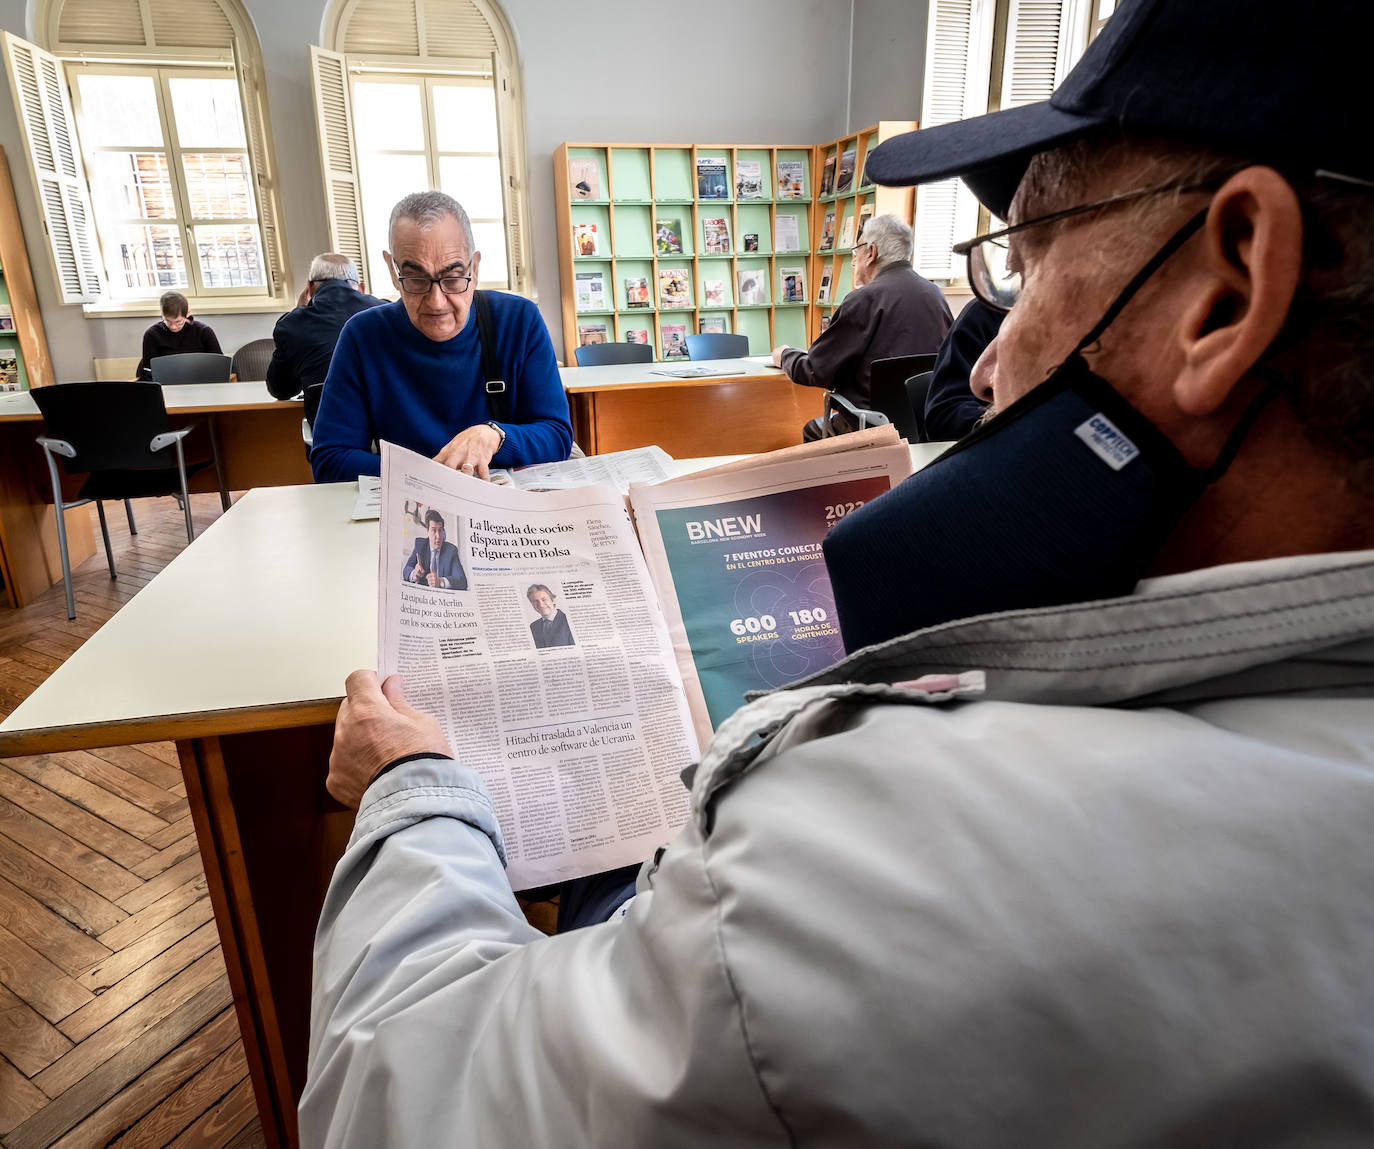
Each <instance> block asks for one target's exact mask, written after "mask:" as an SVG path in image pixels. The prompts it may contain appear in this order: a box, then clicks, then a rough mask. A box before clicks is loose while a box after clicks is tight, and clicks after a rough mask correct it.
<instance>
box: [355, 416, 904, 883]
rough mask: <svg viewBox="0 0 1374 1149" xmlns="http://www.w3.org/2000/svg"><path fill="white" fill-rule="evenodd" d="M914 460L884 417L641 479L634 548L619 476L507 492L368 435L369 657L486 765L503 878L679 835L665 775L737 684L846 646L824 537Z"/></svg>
mask: <svg viewBox="0 0 1374 1149" xmlns="http://www.w3.org/2000/svg"><path fill="white" fill-rule="evenodd" d="M588 462H591V460H588ZM910 470H911V463H910V457H909V454H908V451H907V447H906V444H905V443H904V442H902V441H900V440H898V439H897V436H896V433H895V431H893V430H892V428H890V427H883V428H877V429H874V430H870V431H865V432H860V433H858V434H856V435H846V436H842V437H838V438H835V439H829V440H823V441H821V442H820V443H816V444H810V445H808V446H805V447H791V448H788V449H787V450H785V451H778V452H774V453H772V454H770V455H759V456H754V457H753V458H750V459H746V460H743V461H741V462H738V463H732V464H729V465H726V466H723V467H717V468H715V469H713V470H710V471H701V472H698V473H696V474H692V475H687V476H684V477H681V478H678V479H672V480H668V481H666V482H660V483H654V484H636V485H634V486H633V487H632V488H631V492H630V497H629V499H628V503H629V504H630V506H632V507H633V514H634V519H635V522H637V524H638V528H639V537H638V539H637V538H636V534H635V524H634V522H632V519H631V513H630V510H629V509H628V508H627V500H626V498H625V497H624V496H622V495H621V494H620V492H619V491H617V490H616V489H615V488H614V487H611V486H583V487H577V488H573V489H569V490H553V491H541V492H533V491H522V490H517V489H513V488H511V487H505V486H499V485H496V484H493V483H487V482H483V481H481V480H479V479H474V478H472V477H470V476H467V475H464V474H462V473H460V472H456V471H452V470H450V469H449V468H447V467H443V466H441V465H439V464H438V463H435V462H434V461H433V460H430V459H426V458H424V457H423V456H421V455H417V454H415V453H413V452H411V451H407V450H405V449H403V448H400V447H396V446H393V445H392V444H389V443H383V444H382V505H381V529H380V538H381V555H380V582H381V587H382V593H381V600H382V601H381V609H380V611H379V612H378V616H379V639H378V653H379V657H378V662H379V669H380V671H381V673H382V675H383V676H386V675H388V674H393V673H397V672H399V673H401V674H403V675H404V676H405V680H406V695H407V697H408V698H409V700H410V702H411V703H412V704H413V705H414V706H416V707H418V708H419V709H421V710H423V711H425V712H426V713H429V714H432V715H434V716H435V717H436V718H437V719H438V720H439V722H440V724H441V725H442V727H443V729H444V733H445V734H446V735H447V737H448V740H449V743H450V745H451V746H452V747H453V751H454V753H455V754H456V755H457V756H458V758H459V759H460V760H461V761H463V762H464V763H466V764H467V765H469V766H472V767H473V768H475V769H476V770H477V771H478V772H479V773H480V774H481V775H482V777H483V779H484V780H485V782H486V784H487V788H488V789H489V790H490V791H491V795H492V799H493V801H494V802H495V804H496V812H497V817H498V818H499V819H500V822H501V830H502V834H503V836H504V838H505V843H506V850H507V855H508V862H509V870H508V872H509V876H510V881H511V885H512V886H513V887H514V888H515V889H517V890H519V889H527V888H529V887H532V886H538V885H544V884H547V883H550V882H554V881H559V880H561V879H564V878H571V877H578V876H581V875H584V874H592V873H597V872H598V871H601V870H607V869H611V868H613V867H615V866H621V865H626V864H629V863H631V862H638V861H642V860H643V859H645V858H647V857H649V856H650V855H652V853H653V851H654V850H655V849H656V848H657V847H658V846H660V845H663V844H664V843H666V842H667V841H669V840H670V839H671V838H672V837H673V836H674V835H675V834H676V832H677V830H678V829H679V827H681V825H682V823H683V822H684V821H685V820H686V817H687V800H688V793H687V791H686V790H685V789H684V787H683V785H682V783H681V781H680V780H679V777H678V776H679V774H680V772H681V771H682V770H683V768H684V767H686V766H688V765H690V764H691V763H693V762H695V761H696V760H697V758H698V756H699V748H700V746H701V745H703V744H704V743H705V741H706V740H707V739H709V737H710V735H711V731H712V729H713V728H714V726H715V725H718V724H719V723H720V722H721V721H722V720H723V719H724V718H725V717H727V716H728V715H729V714H730V713H731V712H732V711H733V710H735V709H736V708H737V707H738V706H739V705H740V703H741V702H742V701H743V699H744V694H745V692H746V691H748V690H755V689H763V688H767V687H773V686H781V685H783V684H784V683H787V682H790V681H791V680H793V679H795V678H797V677H799V676H801V675H804V674H807V673H810V672H811V671H813V670H819V669H822V668H823V667H825V666H828V665H830V664H831V663H832V662H834V661H835V660H836V659H837V658H839V657H841V656H842V655H843V653H844V650H843V645H842V643H841V640H840V633H839V626H838V625H837V623H836V620H835V604H834V599H833V597H832V595H831V592H830V583H829V579H828V578H827V577H826V571H825V563H824V560H823V559H822V557H821V553H820V550H821V547H820V544H821V539H823V538H824V537H825V533H826V531H827V530H829V528H830V526H831V525H832V524H833V523H835V522H837V521H838V520H839V519H840V518H842V517H843V516H844V515H846V514H848V513H849V512H850V511H851V510H853V509H854V508H855V507H858V506H861V505H862V504H863V503H864V502H866V501H868V500H869V499H872V498H876V497H877V496H878V495H880V494H881V493H882V492H884V491H886V490H888V489H889V488H890V487H892V486H895V485H896V484H897V483H899V482H901V480H902V479H903V478H905V477H906V475H907V474H909V473H910ZM641 545H642V547H643V550H642V551H641ZM646 560H647V561H646Z"/></svg>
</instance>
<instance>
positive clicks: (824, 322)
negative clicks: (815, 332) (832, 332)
mask: <svg viewBox="0 0 1374 1149" xmlns="http://www.w3.org/2000/svg"><path fill="white" fill-rule="evenodd" d="M829 326H830V316H828V315H822V316H821V330H822V331H824V330H825V329H826V328H827V327H829Z"/></svg>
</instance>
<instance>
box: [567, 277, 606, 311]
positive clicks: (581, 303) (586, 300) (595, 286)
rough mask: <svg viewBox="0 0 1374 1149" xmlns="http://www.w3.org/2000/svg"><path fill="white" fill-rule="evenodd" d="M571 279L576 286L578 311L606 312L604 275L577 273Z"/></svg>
mask: <svg viewBox="0 0 1374 1149" xmlns="http://www.w3.org/2000/svg"><path fill="white" fill-rule="evenodd" d="M573 279H574V280H575V282H576V284H577V310H578V311H605V310H606V273H605V272H603V271H579V272H578V273H577V274H576V275H575V276H574V277H573Z"/></svg>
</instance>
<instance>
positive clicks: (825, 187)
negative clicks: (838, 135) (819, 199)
mask: <svg viewBox="0 0 1374 1149" xmlns="http://www.w3.org/2000/svg"><path fill="white" fill-rule="evenodd" d="M834 191H835V156H834V154H833V153H832V154H831V155H828V156H826V157H825V167H824V168H823V169H822V170H821V195H831V194H833V193H834Z"/></svg>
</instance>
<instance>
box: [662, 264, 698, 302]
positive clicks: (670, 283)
mask: <svg viewBox="0 0 1374 1149" xmlns="http://www.w3.org/2000/svg"><path fill="white" fill-rule="evenodd" d="M658 305H659V306H660V307H691V306H692V283H691V279H690V277H689V276H688V274H687V269H686V268H685V267H660V268H659V269H658Z"/></svg>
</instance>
